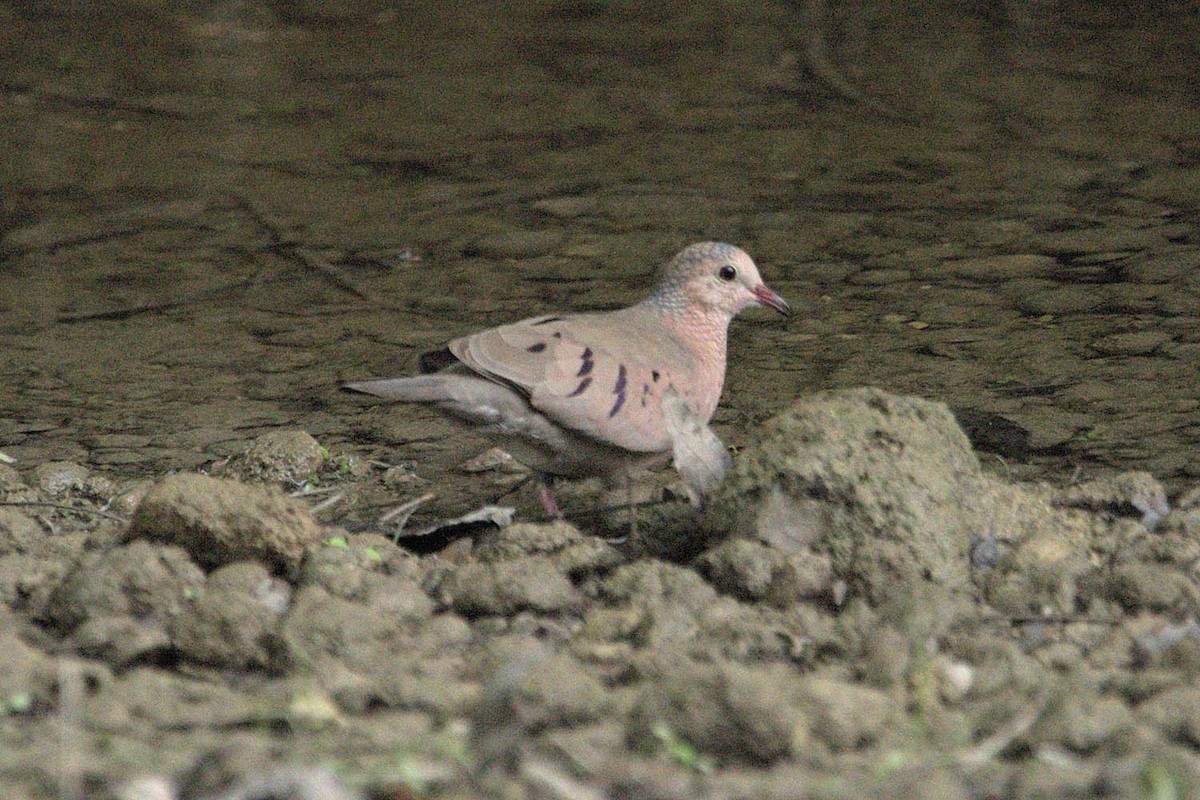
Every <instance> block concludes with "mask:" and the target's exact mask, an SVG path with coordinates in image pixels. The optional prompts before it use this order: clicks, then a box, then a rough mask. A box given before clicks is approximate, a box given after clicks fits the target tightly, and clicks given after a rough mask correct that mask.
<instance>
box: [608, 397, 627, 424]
mask: <svg viewBox="0 0 1200 800" xmlns="http://www.w3.org/2000/svg"><path fill="white" fill-rule="evenodd" d="M623 405H625V393H624V392H621V393H620V394H618V395H617V402H615V403H613V407H612V409H610V410H609V412H608V416H609V417H610V418H611V417H615V416H616V415H617V412H618V411H620V410H621V406H623Z"/></svg>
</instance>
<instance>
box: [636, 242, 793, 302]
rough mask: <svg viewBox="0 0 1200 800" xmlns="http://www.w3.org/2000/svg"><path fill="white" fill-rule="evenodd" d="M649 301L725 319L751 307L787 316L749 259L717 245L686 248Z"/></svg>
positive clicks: (730, 247) (665, 270) (735, 249)
mask: <svg viewBox="0 0 1200 800" xmlns="http://www.w3.org/2000/svg"><path fill="white" fill-rule="evenodd" d="M650 302H651V303H653V304H655V305H657V306H660V307H662V308H665V309H668V310H673V311H682V310H685V309H689V308H690V309H699V310H703V311H706V312H708V313H711V314H715V315H718V316H722V317H725V318H726V320H729V319H732V318H733V317H735V316H737V314H738V313H739V312H741V311H742V310H743V309H745V308H748V307H749V306H752V305H763V306H767V307H769V308H773V309H775V310H776V311H778V312H779V313H780V314H783V315H784V316H788V315H789V314H790V313H791V309H790V308H789V307H788V304H787V303H786V302H785V301H784V299H783V298H782V297H780V296H779V295H777V294H775V292H773V291H771V289H769V288H768V287H767V285H766V284H765V283H763V279H762V276H761V275H759V274H758V267H756V266H755V265H754V261H753V260H752V259H751V258H750V256H748V255H747V254H746V252H745V251H744V250H742V249H741V248H740V247H734V246H733V245H731V244H723V243H721V242H700V243H698V244H693V245H690V246H689V247H687V248H685V249H684V250H683V251H682V252H681V253H679V255H677V256H675V257H674V258H672V259H671V260H670V261H668V262H667V264H666V266H664V267H663V268H662V272H661V273H660V275H659V283H658V287H657V288H656V289H655V290H654V294H653V295H651V297H650Z"/></svg>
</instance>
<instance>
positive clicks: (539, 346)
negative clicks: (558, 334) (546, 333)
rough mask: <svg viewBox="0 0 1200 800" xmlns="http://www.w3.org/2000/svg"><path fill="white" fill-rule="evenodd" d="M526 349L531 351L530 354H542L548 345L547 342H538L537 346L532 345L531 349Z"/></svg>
mask: <svg viewBox="0 0 1200 800" xmlns="http://www.w3.org/2000/svg"><path fill="white" fill-rule="evenodd" d="M525 349H526V350H528V351H529V352H531V353H540V352H542V351H543V350H545V349H546V343H545V342H538V343H537V344H531V345H529V347H526V348H525Z"/></svg>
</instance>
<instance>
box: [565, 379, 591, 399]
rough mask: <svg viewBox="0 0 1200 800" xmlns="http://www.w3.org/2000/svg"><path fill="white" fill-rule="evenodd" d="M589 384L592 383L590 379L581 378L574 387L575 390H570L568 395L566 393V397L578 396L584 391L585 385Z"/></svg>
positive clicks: (585, 389)
mask: <svg viewBox="0 0 1200 800" xmlns="http://www.w3.org/2000/svg"><path fill="white" fill-rule="evenodd" d="M591 385H592V379H591V378H584V379H583V380H581V381H580V382H579V385H578V386H576V387H575V391H573V392H571V393H570V394H569V395H567V397H578V396H579V395H581V394H583V393H584V392H586V391H587V387H589V386H591Z"/></svg>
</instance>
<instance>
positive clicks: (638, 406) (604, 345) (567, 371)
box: [449, 309, 691, 453]
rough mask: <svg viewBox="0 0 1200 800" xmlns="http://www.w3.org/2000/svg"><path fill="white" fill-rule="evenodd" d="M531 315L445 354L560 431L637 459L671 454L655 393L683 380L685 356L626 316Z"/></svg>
mask: <svg viewBox="0 0 1200 800" xmlns="http://www.w3.org/2000/svg"><path fill="white" fill-rule="evenodd" d="M633 311H634V309H625V310H623V311H619V312H610V313H607V314H579V315H573V316H566V317H560V316H547V317H534V318H532V319H527V320H522V321H521V322H516V323H513V324H511V325H503V326H501V327H499V328H492V329H490V330H486V331H481V332H479V333H476V334H473V335H470V336H465V337H463V338H461V339H456V340H454V341H453V342H451V343H450V345H449V347H450V351H451V352H452V353H453V354H454V355H455V356H456V357H457V358H458V359H459V360H460V361H462V362H463V363H464V364H465V365H466V366H467V367H469V368H470V369H472V370H475V371H476V372H478V373H480V374H482V375H484V376H486V377H489V378H491V379H492V380H496V381H499V382H502V383H505V384H508V385H511V386H513V387H514V388H516V389H518V390H519V391H521V392H522V393H524V394H526V395H527V396H528V398H529V403H530V405H532V406H533V407H534V408H536V409H537V410H538V411H540V412H542V413H543V414H545V415H546V416H547V417H549V418H550V419H551V420H553V421H554V422H556V423H557V424H559V425H562V426H563V427H564V428H568V429H570V430H573V431H575V432H577V433H582V434H584V435H586V436H589V437H591V438H593V439H596V440H597V441H600V442H603V443H605V444H610V445H614V446H616V447H620V448H623V449H626V450H632V451H635V452H644V453H658V452H664V451H666V450H669V449H670V448H671V435H670V432H669V431H668V429H667V426H666V425H665V423H664V421H663V414H662V394H663V390H664V389H665V388H666V387H667V386H670V385H671V384H672V380H673V378H674V379H676V383H677V382H678V378H679V377H680V376H686V375H687V374H688V371H689V366H688V365H689V364H690V362H691V357H690V355H689V354H688V353H687V352H686V351H685V350H684V349H683V348H682V347H681V346H680V345H678V344H677V343H676V342H674V341H673V340H672V339H670V338H669V337H668V336H667V335H666V334H665V333H662V332H660V333H659V334H658V335H657V336H656V337H650V336H648V335H640V334H639V331H643V330H653V327H652V326H648V325H645V324H644V321H642V322H641V323H639V321H638V320H636V319H635V318H633V316H631V313H630V312H633Z"/></svg>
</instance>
